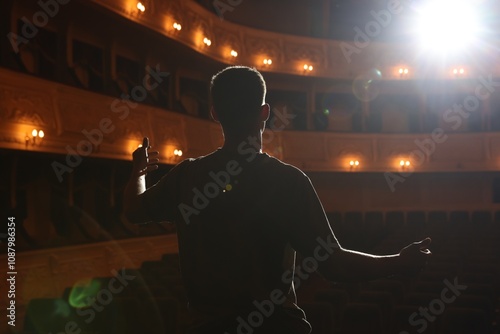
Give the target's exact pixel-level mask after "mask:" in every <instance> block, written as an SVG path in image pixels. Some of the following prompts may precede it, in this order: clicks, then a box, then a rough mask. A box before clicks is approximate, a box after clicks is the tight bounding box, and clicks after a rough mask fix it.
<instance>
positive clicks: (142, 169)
mask: <svg viewBox="0 0 500 334" xmlns="http://www.w3.org/2000/svg"><path fill="white" fill-rule="evenodd" d="M150 148H151V147H150V146H149V138H147V137H144V139H143V142H142V146H141V147H139V148H137V149H136V150H135V151H134V153H132V160H133V162H132V164H133V166H132V175H131V177H130V180H129V181H128V183H127V186H126V187H125V194H124V199H123V201H124V203H123V204H124V205H123V206H124V213H125V216H126V217H127V219H128V220H129V221H130V222H131V223H134V224H140V223H147V222H148V220H149V218H148V215H147V212H145V210H144V208H143V206H142V201H141V196H140V195H141V194H143V193H144V192H145V191H146V174H147V173H148V172H151V171H153V170H156V169H158V161H159V159H158V154H159V153H158V152H157V151H153V152H149V150H150Z"/></svg>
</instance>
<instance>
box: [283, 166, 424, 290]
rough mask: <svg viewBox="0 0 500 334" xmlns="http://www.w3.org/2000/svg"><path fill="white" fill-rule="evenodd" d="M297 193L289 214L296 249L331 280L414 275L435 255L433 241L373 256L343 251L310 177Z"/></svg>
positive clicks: (305, 177) (300, 179) (347, 250)
mask: <svg viewBox="0 0 500 334" xmlns="http://www.w3.org/2000/svg"><path fill="white" fill-rule="evenodd" d="M290 191H292V190H291V189H290ZM293 193H295V194H300V195H298V196H297V198H296V202H294V204H292V205H290V206H289V208H294V209H292V210H290V212H289V214H290V217H289V220H290V221H291V224H290V226H289V231H288V233H289V235H290V240H291V242H292V246H293V247H294V248H295V249H296V250H297V251H298V252H299V253H300V254H301V255H302V256H303V257H313V258H315V259H316V261H317V262H318V264H319V271H320V273H321V274H322V275H323V276H325V277H326V278H327V279H329V280H331V281H353V280H354V281H355V280H359V281H365V280H371V279H376V278H382V277H387V276H390V275H408V274H410V275H411V274H414V273H416V272H418V271H419V270H420V269H421V268H423V266H424V265H425V262H426V261H428V259H429V256H430V255H431V252H430V251H429V250H428V249H427V247H428V246H429V244H430V242H431V240H430V238H427V239H424V240H422V241H419V242H416V243H413V244H411V245H408V246H406V247H405V248H403V249H402V250H401V251H400V252H399V253H398V254H389V255H373V254H368V253H362V252H358V251H354V250H349V249H346V248H343V247H342V246H341V245H340V243H339V242H338V240H337V238H336V236H335V234H334V232H333V231H332V229H331V227H330V224H329V222H328V219H327V218H326V215H325V211H324V209H323V206H322V204H321V202H320V200H319V198H318V195H317V194H316V191H315V190H314V187H313V185H312V184H311V182H310V180H309V178H308V177H307V176H305V175H302V177H300V178H299V181H298V183H297V184H296V185H295V188H294V189H293ZM321 247H323V248H327V249H326V250H327V253H326V255H325V253H324V252H320V248H321ZM318 254H321V256H319V255H318Z"/></svg>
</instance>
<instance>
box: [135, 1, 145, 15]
mask: <svg viewBox="0 0 500 334" xmlns="http://www.w3.org/2000/svg"><path fill="white" fill-rule="evenodd" d="M137 9H139V10H140V11H141V12H142V13H144V11H145V10H146V7H145V6H144V5H143V4H142V2H138V3H137Z"/></svg>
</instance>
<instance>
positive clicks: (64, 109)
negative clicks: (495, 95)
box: [0, 69, 500, 172]
mask: <svg viewBox="0 0 500 334" xmlns="http://www.w3.org/2000/svg"><path fill="white" fill-rule="evenodd" d="M117 101H118V102H117ZM0 120H1V122H0V148H5V149H13V150H19V151H24V150H26V151H36V152H48V153H56V154H63V155H66V156H68V155H72V154H73V155H76V154H78V155H80V156H81V157H82V158H85V157H87V156H90V157H98V158H109V159H118V160H130V159H131V153H132V152H133V150H135V148H137V146H138V145H139V144H140V143H141V140H142V137H143V136H148V137H150V138H151V142H152V145H154V146H155V147H156V148H157V149H159V150H160V153H161V156H162V162H163V163H166V164H176V163H178V162H179V161H180V160H181V159H183V158H186V157H198V156H200V155H204V154H207V153H210V152H211V151H213V150H214V149H216V148H217V147H219V146H220V145H221V144H222V143H223V138H222V134H221V130H220V127H219V125H218V124H217V123H215V122H212V121H208V120H203V119H199V118H195V117H191V116H187V115H184V114H180V113H176V112H172V111H167V110H164V109H160V108H155V107H151V106H146V105H141V104H137V106H136V107H135V108H133V107H129V106H127V104H126V103H123V102H120V100H117V99H114V98H112V97H108V96H104V95H100V94H96V93H92V92H88V91H85V90H82V89H77V88H73V87H68V86H64V85H61V84H58V83H54V82H49V81H46V80H43V79H39V78H35V77H32V76H28V75H24V74H20V73H17V72H12V71H9V70H5V69H0ZM32 129H39V130H43V131H44V132H45V137H44V138H43V140H41V141H39V142H38V143H37V144H34V145H33V144H31V142H27V141H26V139H27V137H29V136H30V134H31V131H32ZM266 132H267V133H266V134H265V138H264V150H265V151H266V152H268V153H269V154H271V155H273V156H276V157H278V158H280V159H282V160H283V161H285V162H287V163H291V164H293V165H296V166H298V167H300V168H302V169H304V170H306V171H331V172H356V171H362V172H387V171H393V172H408V170H404V171H403V170H401V168H400V165H399V163H400V160H402V159H404V160H410V161H411V164H412V168H415V171H416V172H441V171H443V172H444V171H496V170H498V168H499V167H500V161H499V155H500V133H491V132H488V133H485V132H482V133H446V132H444V130H443V131H442V132H441V131H439V129H437V130H436V131H435V132H434V134H423V133H420V134H372V133H370V134H368V133H333V132H312V131H311V132H306V131H304V132H298V131H272V130H267V131H266ZM175 149H181V150H182V151H183V152H184V155H183V156H182V157H177V156H175V155H174V154H173V152H174V150H175ZM351 160H353V161H354V160H357V161H359V165H358V166H355V167H352V168H351V166H350V164H349V163H350V161H351ZM411 171H412V170H411Z"/></svg>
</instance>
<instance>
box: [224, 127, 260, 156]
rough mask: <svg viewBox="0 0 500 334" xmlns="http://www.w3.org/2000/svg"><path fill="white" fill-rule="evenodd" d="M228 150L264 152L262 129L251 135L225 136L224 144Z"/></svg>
mask: <svg viewBox="0 0 500 334" xmlns="http://www.w3.org/2000/svg"><path fill="white" fill-rule="evenodd" d="M222 148H223V149H224V150H227V151H234V152H239V151H243V150H244V151H246V152H249V151H255V152H257V153H262V134H261V133H260V131H257V132H256V133H253V134H249V135H241V136H226V135H225V136H224V145H223V146H222Z"/></svg>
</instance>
